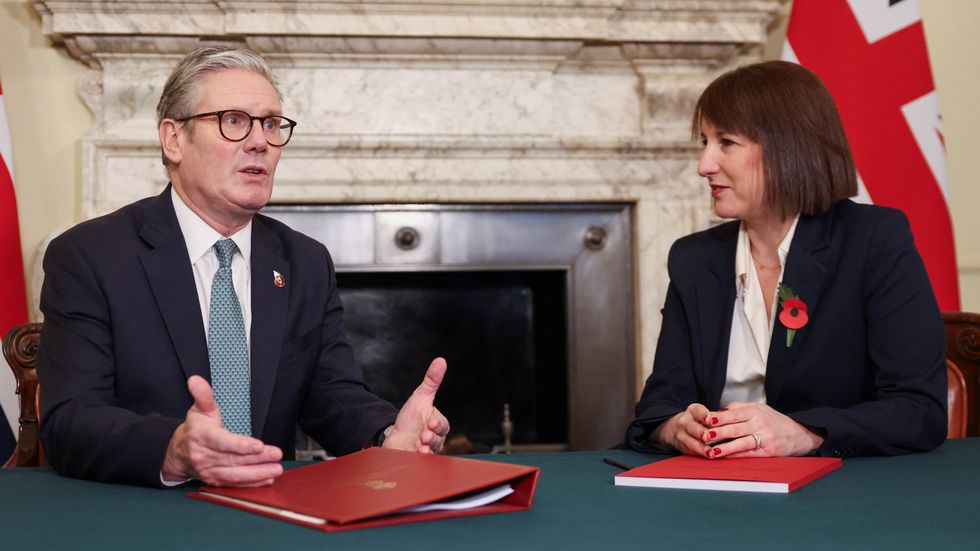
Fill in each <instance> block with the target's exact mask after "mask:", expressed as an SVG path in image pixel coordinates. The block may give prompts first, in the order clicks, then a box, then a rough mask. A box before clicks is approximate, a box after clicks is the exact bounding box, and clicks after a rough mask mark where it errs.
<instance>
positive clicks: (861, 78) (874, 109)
mask: <svg viewBox="0 0 980 551" xmlns="http://www.w3.org/2000/svg"><path fill="white" fill-rule="evenodd" d="M783 57H784V58H785V59H788V60H790V61H795V62H797V63H800V64H801V65H803V66H805V67H807V68H808V69H810V70H811V71H813V72H814V73H816V74H817V75H818V76H819V77H820V78H821V79H822V80H823V82H824V84H826V85H827V88H828V89H829V90H830V94H831V95H832V96H833V97H834V101H836V102H837V107H838V109H839V110H840V114H841V119H842V120H843V123H844V130H845V131H846V132H847V139H848V141H849V142H850V144H851V149H852V151H853V153H854V162H855V165H856V166H857V171H858V180H859V182H858V184H859V187H860V193H859V196H858V200H864V201H866V202H874V203H877V204H880V205H886V206H890V207H895V208H899V209H901V210H902V211H904V212H905V214H906V216H908V218H909V222H910V223H911V225H912V233H913V234H915V241H916V245H917V247H918V249H919V253H920V254H921V255H922V258H923V260H924V261H925V264H926V270H927V271H928V272H929V279H930V281H931V282H932V288H933V291H934V292H935V293H936V299H937V300H938V301H939V307H940V308H941V309H942V310H959V308H960V298H959V284H958V279H957V272H956V253H955V248H954V244H953V225H952V220H951V219H950V216H949V208H948V202H949V189H948V186H947V178H946V150H945V147H944V144H943V129H942V119H941V118H940V114H939V101H938V98H937V96H936V89H935V86H934V85H933V81H932V72H931V70H930V67H929V56H928V54H927V51H926V42H925V35H924V33H923V30H922V17H921V15H920V13H919V3H918V0H795V1H794V2H793V12H792V14H791V16H790V20H789V27H788V29H787V41H786V47H785V50H784V52H783Z"/></svg>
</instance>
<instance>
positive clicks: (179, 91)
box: [157, 46, 282, 166]
mask: <svg viewBox="0 0 980 551" xmlns="http://www.w3.org/2000/svg"><path fill="white" fill-rule="evenodd" d="M228 69H241V70H245V71H251V72H253V73H256V74H259V75H262V76H264V77H265V78H266V80H268V81H269V84H271V85H272V88H273V89H274V90H275V91H276V96H278V97H279V101H280V102H282V92H281V91H280V90H279V85H278V83H277V82H276V79H275V77H274V76H273V75H272V68H271V67H269V64H268V63H267V62H266V61H265V60H264V59H262V57H260V56H259V55H258V54H256V53H255V52H253V51H251V50H247V49H245V48H241V47H238V46H212V47H208V48H201V49H199V50H195V51H193V52H191V53H189V54H187V55H186V56H184V58H183V59H181V60H180V63H178V64H177V66H176V67H174V70H173V72H171V73H170V77H169V78H167V83H166V84H164V86H163V93H162V94H160V102H159V103H157V128H159V127H160V123H162V122H163V120H164V119H174V120H177V119H182V118H185V117H189V116H191V115H193V114H194V113H193V112H192V111H193V109H194V108H196V107H197V105H198V103H200V101H201V94H202V88H203V84H202V80H203V78H204V76H205V75H207V74H208V73H213V72H215V71H223V70H228ZM188 122H191V121H188ZM161 154H162V152H161ZM163 164H164V166H167V165H169V161H168V160H167V156H166V155H163Z"/></svg>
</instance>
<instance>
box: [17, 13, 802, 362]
mask: <svg viewBox="0 0 980 551" xmlns="http://www.w3.org/2000/svg"><path fill="white" fill-rule="evenodd" d="M784 2H785V0H523V1H521V2H514V1H512V0H462V1H460V0H456V1H437V0H410V1H406V2H387V1H380V0H366V1H365V0H358V1H355V0H346V1H344V0H341V1H337V0H334V1H299V2H290V1H281V2H262V1H247V0H233V1H204V0H190V1H155V2H154V1H129V2H127V1H112V2H107V1H102V2H98V1H64V0H63V1H39V2H35V8H36V10H37V12H38V13H39V14H40V15H41V16H42V24H43V27H44V32H45V34H47V35H48V36H49V37H51V38H52V39H53V41H54V42H55V44H57V45H59V46H62V45H63V46H64V47H65V48H67V49H68V51H69V52H70V53H71V54H72V55H73V56H75V57H76V58H78V59H79V61H80V62H82V63H85V64H87V65H88V66H89V67H91V72H90V73H89V74H88V75H87V76H85V77H84V78H83V79H81V81H80V82H79V83H78V90H79V93H80V94H81V96H82V97H83V98H84V100H85V102H86V104H87V105H88V107H89V108H90V109H91V110H92V112H93V114H94V123H93V126H92V129H91V130H90V131H89V132H88V133H87V134H86V135H85V136H84V137H83V139H82V142H83V147H82V149H83V174H82V181H83V184H82V185H83V202H84V204H83V205H82V212H83V213H84V215H85V216H86V217H91V216H95V215H98V214H101V213H104V212H108V211H110V210H112V209H115V208H117V207H119V206H121V205H123V204H126V203H128V202H130V201H133V200H135V199H138V198H141V197H145V196H147V195H150V194H153V193H156V192H157V191H158V190H159V189H160V188H161V187H162V186H163V185H164V184H165V183H166V175H165V173H164V171H163V168H162V166H161V164H160V154H159V149H158V146H157V138H156V121H155V115H154V109H155V106H156V102H157V99H158V98H159V95H160V90H161V87H162V85H163V82H164V80H165V78H166V76H167V74H168V73H169V71H170V69H171V68H172V66H173V65H174V64H175V63H176V61H177V60H178V59H179V58H180V56H181V55H183V54H184V53H186V52H187V51H190V50H191V49H194V48H196V47H199V46H201V45H204V44H209V43H216V42H217V43H228V42H232V43H241V44H245V45H247V46H248V47H250V48H252V49H254V50H255V51H258V52H260V53H261V54H262V55H263V56H265V57H266V58H267V59H268V60H269V61H270V63H271V64H272V65H273V67H274V69H275V70H276V72H277V75H278V79H279V82H280V85H281V88H282V91H283V94H284V96H285V98H286V101H285V104H284V109H285V114H287V115H288V116H290V117H291V118H294V119H296V120H297V121H299V126H298V128H297V134H296V135H295V137H294V138H293V141H292V142H290V144H289V146H288V147H287V149H286V150H285V153H284V155H283V157H282V161H281V162H280V164H279V169H278V172H277V177H276V189H275V192H274V194H273V201H274V202H308V203H403V202H412V203H416V202H418V203H459V202H493V203H504V202H602V201H610V202H628V203H632V204H634V213H635V214H634V216H635V220H634V221H633V223H634V226H633V228H634V243H635V244H636V245H635V246H636V251H635V254H636V258H635V260H636V261H635V263H634V265H635V266H636V274H635V282H636V292H635V295H634V296H635V297H636V300H637V303H636V308H635V312H636V313H637V318H638V319H637V320H636V327H637V341H638V343H639V344H638V348H639V350H638V352H639V353H638V354H637V358H638V360H639V362H640V365H639V366H637V377H638V380H639V379H640V378H642V377H643V376H644V374H645V373H646V372H648V371H649V366H650V365H651V364H652V359H653V351H654V346H655V342H656V336H657V334H658V331H659V324H660V315H659V308H660V306H661V303H662V301H663V296H664V293H665V292H666V287H667V279H666V273H665V265H666V257H667V250H668V248H669V246H670V244H671V243H672V242H673V241H674V240H675V239H676V238H677V237H679V236H681V235H683V234H686V233H689V232H691V231H694V230H696V229H699V228H702V227H705V226H706V225H707V223H708V220H709V215H710V211H709V205H708V200H707V196H706V194H705V192H704V189H703V184H702V183H701V181H700V179H699V177H698V176H697V174H696V166H697V148H696V147H695V144H693V143H692V142H691V140H690V111H691V107H692V105H693V103H694V100H695V99H696V97H697V94H698V93H699V92H700V91H701V89H703V87H704V86H705V85H706V84H707V83H708V82H709V81H710V80H711V79H712V78H713V77H714V76H715V75H717V74H718V73H719V72H721V71H723V70H726V69H728V68H730V67H732V66H734V65H736V64H738V63H741V62H744V61H747V60H751V59H754V58H755V57H757V56H758V53H759V51H760V46H761V44H763V43H764V42H765V40H766V36H767V35H766V28H767V25H768V24H769V22H770V21H771V19H772V18H773V17H774V16H775V14H776V13H777V12H778V10H779V8H780V6H781V4H782V3H784Z"/></svg>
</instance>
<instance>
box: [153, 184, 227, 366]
mask: <svg viewBox="0 0 980 551" xmlns="http://www.w3.org/2000/svg"><path fill="white" fill-rule="evenodd" d="M170 193H171V188H170V186H167V189H166V190H164V192H163V193H161V194H160V195H159V196H157V197H156V199H154V200H153V201H152V202H151V203H150V204H149V205H148V206H147V209H146V215H145V216H144V218H143V221H142V223H141V224H140V228H139V235H140V237H141V238H142V239H143V240H144V241H146V243H147V244H149V245H150V247H151V249H150V250H148V251H146V252H144V253H142V254H141V255H140V263H141V264H142V266H143V272H144V273H145V275H146V279H147V282H148V283H149V285H150V290H151V291H152V292H153V296H154V297H155V298H156V301H157V306H158V307H159V308H160V312H161V314H162V315H163V321H164V323H165V325H166V326H167V331H168V332H169V334H170V340H171V342H172V343H173V347H174V350H175V351H176V353H177V358H178V361H179V362H180V366H181V369H183V371H184V375H185V377H190V376H191V375H200V376H202V377H204V378H205V379H207V380H209V381H210V380H211V369H210V367H209V364H208V345H207V341H206V339H205V336H204V335H205V333H204V321H203V319H202V317H201V305H200V303H199V302H198V298H197V287H196V286H195V284H194V272H193V270H192V268H191V264H190V259H189V258H188V257H187V245H186V244H185V243H184V236H183V234H182V233H181V232H180V225H179V224H178V223H177V215H176V214H175V213H174V208H173V202H172V201H173V200H172V199H171V197H170Z"/></svg>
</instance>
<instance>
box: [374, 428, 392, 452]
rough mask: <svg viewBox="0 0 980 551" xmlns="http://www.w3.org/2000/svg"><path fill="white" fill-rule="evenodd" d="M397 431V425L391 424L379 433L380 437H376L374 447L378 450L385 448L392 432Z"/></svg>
mask: <svg viewBox="0 0 980 551" xmlns="http://www.w3.org/2000/svg"><path fill="white" fill-rule="evenodd" d="M393 430H395V425H394V424H391V425H388V426H387V427H385V428H384V429H383V430H381V431H378V435H377V436H375V437H374V445H375V446H376V447H378V448H382V447H384V444H385V440H386V439H387V438H388V436H389V435H390V434H391V431H393Z"/></svg>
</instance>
